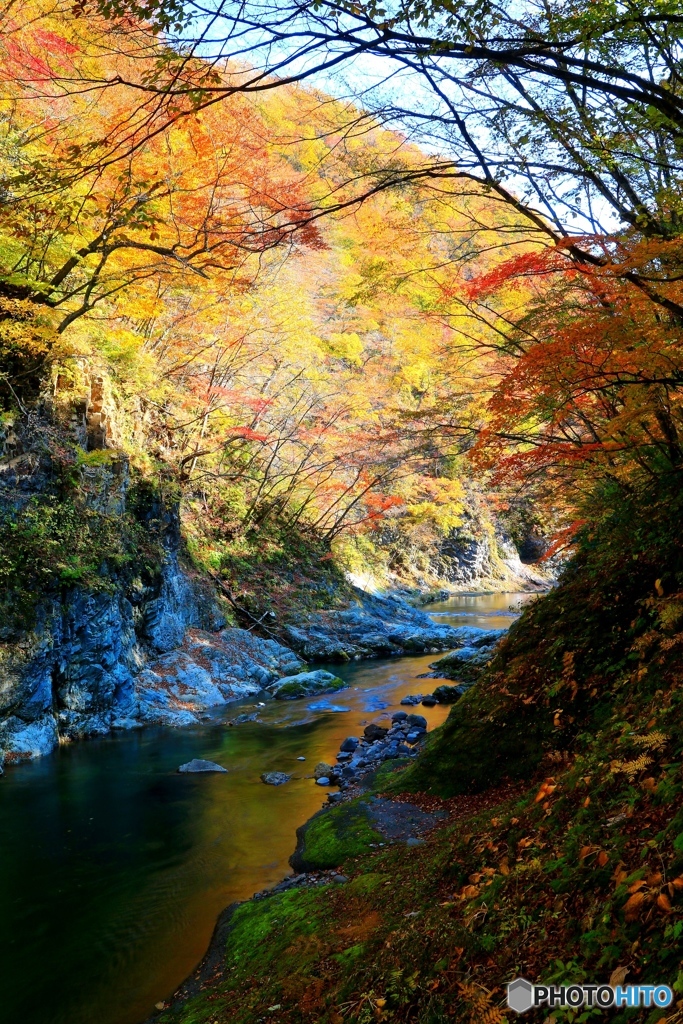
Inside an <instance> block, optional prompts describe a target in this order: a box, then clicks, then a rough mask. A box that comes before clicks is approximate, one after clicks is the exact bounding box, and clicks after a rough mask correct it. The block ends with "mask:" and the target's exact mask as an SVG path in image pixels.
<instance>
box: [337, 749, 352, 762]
mask: <svg viewBox="0 0 683 1024" xmlns="http://www.w3.org/2000/svg"><path fill="white" fill-rule="evenodd" d="M352 757H353V754H349V753H348V751H345V750H342V751H341V752H340V753H339V754H337V761H339V763H340V764H343V763H344V761H350V760H351V758H352Z"/></svg>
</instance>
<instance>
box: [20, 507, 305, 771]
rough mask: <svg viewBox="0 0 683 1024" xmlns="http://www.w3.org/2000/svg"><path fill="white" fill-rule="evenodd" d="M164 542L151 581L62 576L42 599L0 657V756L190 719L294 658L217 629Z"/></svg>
mask: <svg viewBox="0 0 683 1024" xmlns="http://www.w3.org/2000/svg"><path fill="white" fill-rule="evenodd" d="M98 493H99V492H98ZM95 497H96V498H97V495H96V496H95ZM100 497H101V495H100ZM97 500H98V501H99V498H97ZM102 500H104V499H102ZM174 544H175V547H174ZM176 550H177V541H173V543H171V542H169V547H168V549H167V559H166V562H165V564H164V566H163V568H162V571H161V573H160V574H159V577H158V580H157V582H156V583H155V584H153V585H150V586H148V587H143V586H142V585H141V584H140V585H139V586H138V587H137V588H135V587H131V588H130V591H129V592H128V594H127V595H125V594H124V593H123V587H121V589H119V590H117V591H115V592H113V593H109V592H99V593H96V594H93V593H90V592H88V591H84V590H82V589H80V588H78V587H74V588H72V589H71V590H68V591H67V592H66V593H65V594H63V595H61V594H60V595H59V596H56V595H55V596H46V597H45V598H44V599H43V601H42V602H41V603H40V604H39V605H38V607H37V609H36V624H35V627H34V629H33V631H32V632H31V633H30V634H28V635H25V636H24V637H22V638H20V640H19V642H18V643H16V644H15V643H13V642H11V643H7V644H6V645H5V646H4V649H3V652H2V655H3V656H2V659H0V761H1V760H2V758H3V756H7V755H9V756H10V759H11V760H21V759H23V758H33V757H40V756H42V755H44V754H47V753H49V752H50V751H51V750H52V749H54V747H55V746H56V745H57V743H58V742H59V740H60V739H78V738H80V737H85V736H98V735H104V734H106V733H107V732H109V731H110V730H111V729H128V728H139V727H140V726H141V725H144V724H150V723H152V724H156V725H171V726H183V725H190V724H194V723H196V722H197V721H198V720H199V719H200V717H202V715H203V713H204V712H205V711H206V710H207V709H208V708H210V707H215V706H220V705H222V704H225V703H226V702H227V701H231V700H235V699H238V698H241V697H245V696H251V695H254V694H256V693H258V692H259V691H260V690H261V689H262V688H263V687H264V685H265V684H266V683H270V682H272V681H274V680H276V679H278V678H281V677H282V676H284V675H286V674H288V673H290V672H300V671H301V669H302V668H304V667H305V666H304V663H303V662H302V661H301V659H300V658H299V657H298V656H297V655H296V654H294V653H293V652H292V651H291V650H289V649H288V648H286V647H283V646H282V645H281V644H278V643H276V642H274V641H272V640H262V639H260V638H259V637H254V636H253V634H251V633H250V632H248V631H247V630H241V629H232V628H228V629H224V628H222V627H223V626H224V625H225V622H224V619H223V618H222V613H221V611H220V609H219V608H218V606H217V604H216V601H215V598H214V596H213V593H212V591H211V590H210V589H207V588H206V587H203V586H202V585H201V583H198V582H196V581H195V580H194V579H191V578H190V577H189V576H187V575H186V574H185V573H184V572H183V570H182V569H181V567H180V565H179V563H178V559H177V555H176ZM10 639H11V638H10Z"/></svg>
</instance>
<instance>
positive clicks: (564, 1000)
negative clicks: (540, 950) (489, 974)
mask: <svg viewBox="0 0 683 1024" xmlns="http://www.w3.org/2000/svg"><path fill="white" fill-rule="evenodd" d="M673 998H674V994H673V992H672V990H671V989H670V988H669V986H668V985H615V986H614V987H612V986H611V985H532V984H531V982H530V981H527V980H526V978H515V980H514V981H511V982H510V984H509V985H508V1006H509V1007H510V1009H511V1010H514V1011H515V1013H526V1012H527V1010H532V1009H533V1008H534V1007H536V1006H549V1007H554V1006H576V1007H579V1006H596V1007H599V1008H600V1009H604V1010H609V1009H610V1008H612V1007H621V1006H629V1007H641V1006H642V1007H644V1008H648V1007H656V1008H664V1007H666V1006H671V1004H672V1002H673Z"/></svg>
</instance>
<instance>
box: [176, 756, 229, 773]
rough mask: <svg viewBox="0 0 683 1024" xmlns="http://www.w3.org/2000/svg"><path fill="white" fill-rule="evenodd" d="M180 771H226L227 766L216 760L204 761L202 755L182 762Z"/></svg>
mask: <svg viewBox="0 0 683 1024" xmlns="http://www.w3.org/2000/svg"><path fill="white" fill-rule="evenodd" d="M178 771H179V772H226V773H227V771H228V769H227V768H224V767H223V765H221V764H216V762H215V761H204V760H202V759H201V758H200V757H193V758H192V760H191V761H187V762H186V763H185V764H181V766H180V768H179V769H178Z"/></svg>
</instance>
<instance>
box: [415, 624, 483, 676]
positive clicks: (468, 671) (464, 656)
mask: <svg viewBox="0 0 683 1024" xmlns="http://www.w3.org/2000/svg"><path fill="white" fill-rule="evenodd" d="M468 628H469V627H468ZM494 654H495V647H482V646H480V647H461V648H460V649H459V650H457V651H452V652H451V654H448V655H446V657H445V658H440V659H439V660H438V661H433V662H432V663H431V665H430V668H432V669H433V670H434V671H433V672H431V673H430V676H431V677H432V678H433V679H457V680H459V681H461V682H462V683H465V684H466V683H473V682H475V681H476V680H477V679H478V678H479V676H480V675H481V673H482V671H483V670H484V668H485V667H486V665H487V664H488V663H489V661H490V660H491V658H492V657H493V655H494Z"/></svg>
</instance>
